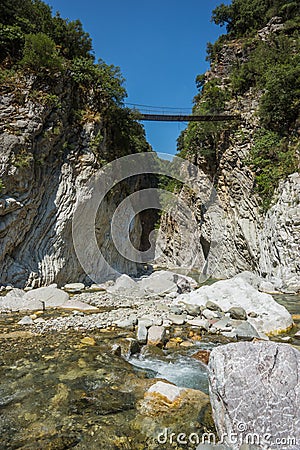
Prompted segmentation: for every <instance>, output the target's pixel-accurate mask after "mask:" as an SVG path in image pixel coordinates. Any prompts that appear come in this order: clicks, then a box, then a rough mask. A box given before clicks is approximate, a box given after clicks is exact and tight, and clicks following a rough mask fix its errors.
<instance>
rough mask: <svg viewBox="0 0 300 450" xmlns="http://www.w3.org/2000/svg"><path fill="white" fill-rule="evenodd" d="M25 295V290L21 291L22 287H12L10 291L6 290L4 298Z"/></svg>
mask: <svg viewBox="0 0 300 450" xmlns="http://www.w3.org/2000/svg"><path fill="white" fill-rule="evenodd" d="M24 295H25V291H23V289H18V288H12V289H11V290H10V291H8V293H7V294H6V296H5V297H6V298H11V297H18V298H22V297H24Z"/></svg>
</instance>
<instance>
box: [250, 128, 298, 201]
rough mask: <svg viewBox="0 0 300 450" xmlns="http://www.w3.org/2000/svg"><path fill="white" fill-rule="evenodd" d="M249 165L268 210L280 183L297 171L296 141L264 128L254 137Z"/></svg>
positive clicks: (256, 187)
mask: <svg viewBox="0 0 300 450" xmlns="http://www.w3.org/2000/svg"><path fill="white" fill-rule="evenodd" d="M254 140H255V143H254V146H253V147H252V149H251V152H250V155H249V158H248V161H247V164H249V165H250V167H252V169H253V170H254V172H255V174H256V177H255V189H256V191H257V192H258V193H259V195H260V197H261V199H262V206H263V209H264V210H267V209H268V208H269V206H270V203H271V200H272V196H273V194H274V190H275V188H276V187H277V186H278V184H279V181H280V180H281V179H283V178H286V177H287V176H288V175H290V174H291V173H293V172H295V171H296V170H297V156H296V141H294V142H289V141H288V140H287V139H286V138H282V137H281V136H280V135H279V134H278V133H276V132H274V131H270V130H266V129H264V128H262V129H260V130H259V131H258V132H257V133H256V135H255V136H254Z"/></svg>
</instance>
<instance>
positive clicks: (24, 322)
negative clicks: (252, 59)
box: [18, 316, 34, 325]
mask: <svg viewBox="0 0 300 450" xmlns="http://www.w3.org/2000/svg"><path fill="white" fill-rule="evenodd" d="M33 323H34V322H33V319H32V318H31V317H29V316H24V317H23V318H22V319H21V320H19V322H18V325H32V324H33Z"/></svg>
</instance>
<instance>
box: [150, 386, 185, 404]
mask: <svg viewBox="0 0 300 450" xmlns="http://www.w3.org/2000/svg"><path fill="white" fill-rule="evenodd" d="M182 391H184V388H180V387H178V386H175V385H174V384H170V383H164V382H163V381H158V382H157V383H155V384H153V385H152V386H151V387H150V388H149V389H148V393H152V392H155V393H156V394H160V395H162V396H164V397H166V399H167V401H168V402H171V403H173V402H174V401H175V400H176V399H177V398H178V397H179V396H180V394H181V393H182Z"/></svg>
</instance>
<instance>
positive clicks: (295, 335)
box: [294, 330, 300, 339]
mask: <svg viewBox="0 0 300 450" xmlns="http://www.w3.org/2000/svg"><path fill="white" fill-rule="evenodd" d="M294 338H295V339H300V330H299V331H297V333H296V334H294Z"/></svg>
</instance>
